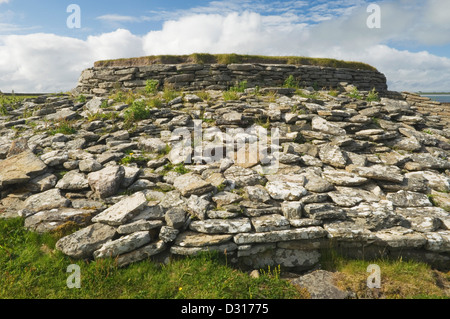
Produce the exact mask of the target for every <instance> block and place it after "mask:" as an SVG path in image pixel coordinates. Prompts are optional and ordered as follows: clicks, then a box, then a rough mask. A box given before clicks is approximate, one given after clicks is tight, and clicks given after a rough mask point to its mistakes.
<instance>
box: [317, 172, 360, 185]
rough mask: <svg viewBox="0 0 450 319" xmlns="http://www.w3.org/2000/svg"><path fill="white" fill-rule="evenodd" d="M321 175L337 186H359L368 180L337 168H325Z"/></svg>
mask: <svg viewBox="0 0 450 319" xmlns="http://www.w3.org/2000/svg"><path fill="white" fill-rule="evenodd" d="M323 177H324V178H325V179H327V180H328V181H329V182H331V183H333V184H334V185H337V186H359V185H362V184H365V183H367V181H368V179H367V178H365V177H361V176H358V175H356V174H353V173H349V172H346V171H338V170H325V171H324V172H323Z"/></svg>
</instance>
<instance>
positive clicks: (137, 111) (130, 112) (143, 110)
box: [124, 100, 150, 127]
mask: <svg viewBox="0 0 450 319" xmlns="http://www.w3.org/2000/svg"><path fill="white" fill-rule="evenodd" d="M149 117H150V111H149V107H148V106H147V104H146V103H145V101H142V100H140V101H134V102H133V104H131V106H130V107H128V109H127V110H126V111H125V113H124V122H125V126H126V127H130V126H131V125H133V124H134V122H135V121H140V120H145V119H148V118H149Z"/></svg>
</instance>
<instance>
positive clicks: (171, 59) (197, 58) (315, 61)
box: [94, 53, 377, 71]
mask: <svg viewBox="0 0 450 319" xmlns="http://www.w3.org/2000/svg"><path fill="white" fill-rule="evenodd" d="M181 63H196V64H215V63H219V64H232V63H263V64H293V65H312V66H322V67H333V68H348V69H354V70H370V71H376V70H377V69H376V68H374V67H373V66H370V65H368V64H365V63H362V62H354V61H342V60H335V59H327V58H309V57H298V56H284V57H283V56H280V57H277V56H262V55H240V54H208V53H194V54H191V55H153V56H145V57H139V58H127V59H116V60H103V61H97V62H95V64H94V66H95V67H111V66H122V67H124V66H144V65H152V64H181Z"/></svg>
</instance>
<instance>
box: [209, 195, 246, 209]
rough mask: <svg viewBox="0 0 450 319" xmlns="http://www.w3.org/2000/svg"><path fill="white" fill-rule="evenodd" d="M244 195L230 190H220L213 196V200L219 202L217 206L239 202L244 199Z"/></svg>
mask: <svg viewBox="0 0 450 319" xmlns="http://www.w3.org/2000/svg"><path fill="white" fill-rule="evenodd" d="M242 199H243V198H242V197H241V196H239V195H238V194H234V193H230V192H220V193H217V194H216V195H214V196H213V198H212V200H213V201H214V202H215V203H216V204H217V207H223V206H226V205H230V204H234V203H238V202H240V201H242Z"/></svg>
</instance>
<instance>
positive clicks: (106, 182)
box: [88, 166, 125, 198]
mask: <svg viewBox="0 0 450 319" xmlns="http://www.w3.org/2000/svg"><path fill="white" fill-rule="evenodd" d="M124 176H125V171H124V168H123V167H122V166H108V167H105V168H104V169H102V170H100V171H96V172H93V173H90V174H89V175H88V181H89V185H90V186H91V189H92V190H93V191H94V192H95V193H96V194H97V195H98V196H99V197H100V198H106V197H110V196H112V195H115V194H116V193H117V192H118V190H119V188H120V185H121V184H122V181H123V179H124Z"/></svg>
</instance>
